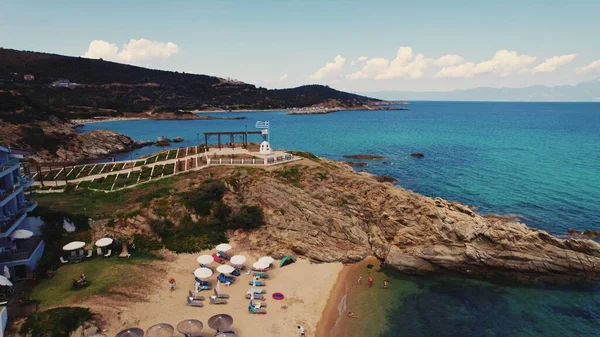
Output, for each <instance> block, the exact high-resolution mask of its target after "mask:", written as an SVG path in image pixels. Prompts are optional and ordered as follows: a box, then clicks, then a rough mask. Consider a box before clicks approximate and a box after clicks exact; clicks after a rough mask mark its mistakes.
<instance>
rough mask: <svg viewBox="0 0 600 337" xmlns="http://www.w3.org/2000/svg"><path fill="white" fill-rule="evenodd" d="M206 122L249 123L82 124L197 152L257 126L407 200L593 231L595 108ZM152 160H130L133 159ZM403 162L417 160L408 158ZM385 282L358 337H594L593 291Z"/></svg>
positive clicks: (599, 200) (396, 278) (442, 106)
mask: <svg viewBox="0 0 600 337" xmlns="http://www.w3.org/2000/svg"><path fill="white" fill-rule="evenodd" d="M213 115H223V116H232V117H234V116H245V117H247V118H248V119H247V120H234V121H149V120H148V121H124V122H107V123H98V124H90V125H87V126H85V127H84V131H89V130H95V129H111V130H114V131H118V132H122V133H125V134H127V135H129V136H131V137H132V138H134V139H137V140H155V139H156V138H157V137H159V136H166V137H170V138H172V137H176V136H180V137H183V138H184V139H186V142H187V144H189V145H195V144H197V143H198V137H197V133H200V141H201V142H202V141H203V137H202V132H206V131H221V130H236V131H240V130H241V131H243V130H245V128H246V126H247V128H248V130H254V128H253V127H254V123H255V122H256V121H257V120H270V121H271V131H272V134H271V143H272V145H273V146H274V147H275V148H288V149H298V150H306V151H311V152H313V153H315V154H317V155H319V156H325V157H329V158H334V159H341V157H342V155H345V154H357V153H367V154H380V155H383V156H385V157H386V159H385V161H386V162H390V163H391V164H384V163H383V162H369V166H368V167H367V168H368V170H369V171H370V172H372V173H375V174H388V175H391V176H394V177H395V178H397V179H398V180H399V181H400V182H399V184H400V185H402V186H403V187H405V188H408V189H411V190H414V191H416V192H419V193H422V194H425V195H428V196H440V197H443V198H446V199H451V200H459V201H461V202H463V203H466V204H470V205H476V206H478V207H479V212H481V213H497V214H519V215H521V216H522V219H523V221H524V222H526V223H527V224H529V225H530V226H532V227H536V228H541V229H545V230H548V231H550V232H553V233H555V234H565V233H566V230H567V228H569V227H574V228H578V229H597V230H598V229H600V178H599V177H598V173H599V172H600V104H598V103H489V102H486V103H483V102H481V103H476V102H414V103H413V104H411V105H410V111H375V112H373V111H348V112H337V113H334V114H329V115H312V116H293V115H286V114H285V112H245V113H227V114H225V113H220V114H213ZM257 140H258V139H257ZM215 141H216V140H215ZM154 151H156V148H145V149H140V150H137V151H135V153H133V154H132V156H134V157H135V156H139V155H143V154H147V153H150V152H154ZM412 152H422V153H424V154H425V158H423V159H415V158H411V157H410V154H411V153H412ZM122 158H123V159H125V158H129V155H123V156H122ZM385 277H389V278H390V280H392V281H393V282H392V283H394V284H397V286H396V287H394V288H393V290H391V291H390V289H388V290H387V291H389V292H388V295H386V296H387V298H388V299H389V300H386V301H385V302H386V305H382V306H381V308H382V310H385V313H384V314H382V315H385V316H386V317H387V321H388V322H389V326H388V329H387V330H385V332H375V330H372V329H370V328H369V329H370V330H364V329H363V330H361V329H357V331H361V332H360V334H359V335H363V336H371V335H372V336H377V335H381V336H466V335H470V336H600V330H598V329H599V328H600V297H599V292H598V291H596V290H595V289H594V290H589V289H587V290H585V291H583V290H581V289H540V288H523V287H509V286H500V285H494V284H490V283H486V282H481V281H473V280H466V279H463V278H449V277H435V278H426V279H418V278H409V277H406V276H402V275H397V274H394V273H391V274H388V275H387V276H385ZM389 293H391V294H393V296H392V297H389ZM351 301H352V299H349V303H351ZM377 302H380V301H377ZM366 303H373V302H372V301H367V302H366ZM390 303H391V304H390ZM369 305H370V304H369ZM359 309H360V308H359ZM358 311H360V310H358V309H357V310H356V312H357V314H358V313H359V312H358ZM364 311H365V312H369V310H366V309H364ZM355 324H359V323H355ZM359 325H360V324H359ZM363 327H364V328H365V329H366V328H367V327H366V325H365V326H363ZM357 336H358V335H357Z"/></svg>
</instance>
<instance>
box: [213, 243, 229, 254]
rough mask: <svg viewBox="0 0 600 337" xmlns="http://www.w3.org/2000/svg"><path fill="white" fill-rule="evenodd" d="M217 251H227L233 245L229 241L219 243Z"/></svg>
mask: <svg viewBox="0 0 600 337" xmlns="http://www.w3.org/2000/svg"><path fill="white" fill-rule="evenodd" d="M216 248H217V251H219V252H226V251H228V250H231V245H230V244H228V243H222V244H220V245H217V247H216Z"/></svg>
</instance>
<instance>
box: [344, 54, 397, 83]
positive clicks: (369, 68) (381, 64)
mask: <svg viewBox="0 0 600 337" xmlns="http://www.w3.org/2000/svg"><path fill="white" fill-rule="evenodd" d="M389 65H390V62H389V61H388V60H386V59H384V58H381V57H375V58H372V59H370V60H368V61H367V62H366V63H365V65H364V66H363V67H362V69H361V70H359V71H357V72H354V73H352V74H350V75H348V76H346V78H348V79H351V80H358V79H363V78H375V77H376V76H377V75H379V74H381V73H383V72H385V71H386V69H387V68H388V67H389Z"/></svg>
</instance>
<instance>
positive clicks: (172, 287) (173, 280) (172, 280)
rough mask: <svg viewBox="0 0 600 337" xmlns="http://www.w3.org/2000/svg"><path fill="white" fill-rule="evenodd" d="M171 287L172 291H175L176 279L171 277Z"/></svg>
mask: <svg viewBox="0 0 600 337" xmlns="http://www.w3.org/2000/svg"><path fill="white" fill-rule="evenodd" d="M169 289H170V290H171V292H173V291H174V290H175V279H174V278H170V279H169Z"/></svg>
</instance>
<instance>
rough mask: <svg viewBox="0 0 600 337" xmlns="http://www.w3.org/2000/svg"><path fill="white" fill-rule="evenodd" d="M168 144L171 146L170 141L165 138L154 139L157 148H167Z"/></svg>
mask: <svg viewBox="0 0 600 337" xmlns="http://www.w3.org/2000/svg"><path fill="white" fill-rule="evenodd" d="M169 144H171V140H170V139H169V138H167V137H158V138H156V145H158V146H168V145H169Z"/></svg>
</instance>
